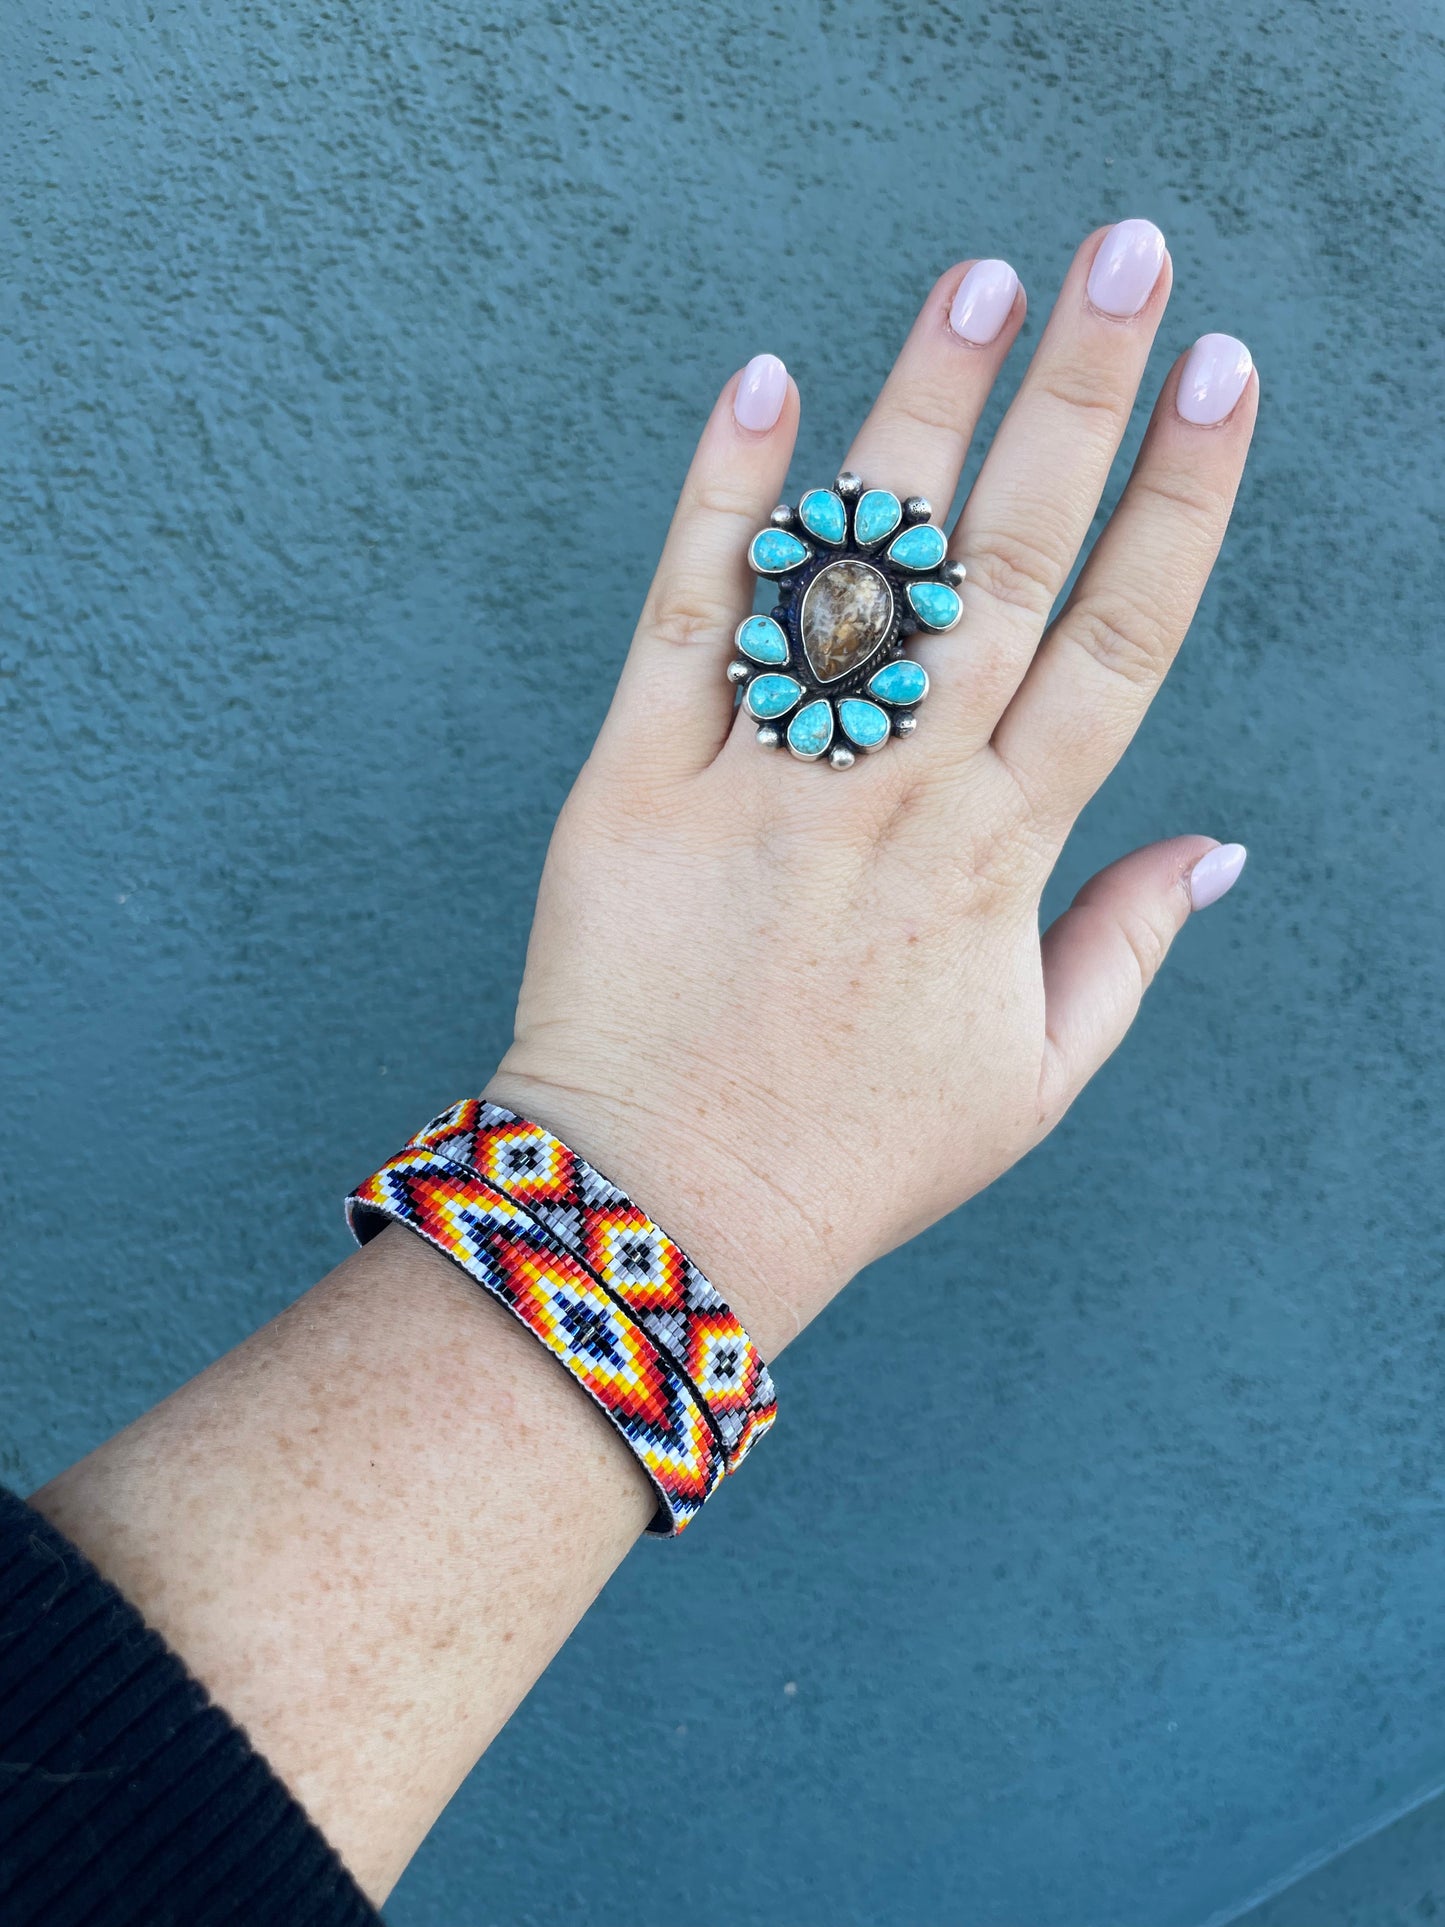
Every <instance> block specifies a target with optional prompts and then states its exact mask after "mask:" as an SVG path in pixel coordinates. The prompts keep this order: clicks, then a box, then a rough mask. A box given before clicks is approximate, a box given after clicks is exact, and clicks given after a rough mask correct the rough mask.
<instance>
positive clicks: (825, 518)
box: [798, 488, 848, 549]
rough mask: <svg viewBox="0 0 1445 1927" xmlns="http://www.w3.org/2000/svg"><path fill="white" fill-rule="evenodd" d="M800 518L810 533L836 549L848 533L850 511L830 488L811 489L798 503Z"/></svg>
mask: <svg viewBox="0 0 1445 1927" xmlns="http://www.w3.org/2000/svg"><path fill="white" fill-rule="evenodd" d="M798 520H799V521H800V522H801V523H802V525H803V527H804V528H805V529H806V530H807V531H808V533H809V535H816V536H817V538H818V540H819V541H820V542H827V543H829V544H830V545H831V546H832V547H833V548H835V549H836V548H837V547H838V545H839V543H840V542H842V540H843V538H844V537H845V536H846V535H847V533H848V511H847V509H845V508H844V506H843V503H842V500H841V498H840V497H839V496H836V495H835V494H834V493H833V491H832V489H830V488H814V489H809V491H808V493H807V494H806V495H805V496H804V497H803V499H802V501H801V502H799V504H798Z"/></svg>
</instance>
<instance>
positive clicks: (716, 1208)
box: [483, 1053, 849, 1361]
mask: <svg viewBox="0 0 1445 1927" xmlns="http://www.w3.org/2000/svg"><path fill="white" fill-rule="evenodd" d="M483 1095H484V1096H485V1097H486V1098H488V1099H489V1100H491V1101H492V1102H494V1103H497V1104H501V1105H504V1106H505V1107H506V1108H507V1109H508V1110H512V1111H516V1112H517V1113H518V1114H519V1115H521V1116H523V1117H527V1118H530V1119H531V1120H532V1121H533V1122H534V1123H537V1124H540V1125H542V1126H544V1127H545V1128H546V1129H547V1130H549V1131H551V1132H553V1133H554V1135H556V1136H557V1137H559V1138H561V1139H562V1141H563V1142H564V1143H565V1144H566V1145H567V1146H568V1147H569V1148H570V1149H572V1150H574V1151H576V1152H577V1153H578V1154H579V1155H580V1156H582V1157H584V1158H586V1160H587V1161H588V1163H589V1164H591V1165H593V1166H594V1167H595V1168H596V1169H597V1170H598V1171H600V1172H601V1173H602V1174H603V1176H604V1177H606V1178H608V1179H609V1180H610V1181H611V1182H612V1183H614V1184H616V1185H618V1186H619V1187H620V1188H621V1189H622V1190H624V1191H626V1192H627V1194H628V1195H629V1197H631V1198H633V1199H634V1200H635V1201H636V1203H637V1204H638V1205H639V1206H640V1207H641V1208H642V1209H643V1210H644V1211H645V1212H646V1213H647V1215H648V1216H649V1217H650V1218H652V1219H653V1221H654V1222H655V1223H657V1224H659V1225H661V1226H662V1228H663V1230H664V1231H666V1232H667V1233H668V1235H669V1236H670V1237H671V1238H673V1239H674V1240H675V1241H676V1242H677V1244H679V1245H680V1246H681V1247H682V1249H683V1250H684V1251H685V1252H686V1253H687V1254H688V1256H689V1257H690V1258H691V1259H692V1260H693V1262H694V1263H695V1264H696V1265H697V1266H698V1268H699V1269H700V1270H701V1271H702V1272H703V1273H704V1274H705V1276H706V1277H707V1278H708V1279H709V1281H710V1282H711V1283H712V1285H713V1286H714V1288H715V1289H716V1290H717V1291H718V1292H719V1293H720V1294H721V1296H722V1297H723V1298H724V1299H725V1300H726V1301H727V1303H728V1305H729V1306H731V1308H732V1310H733V1311H734V1312H735V1313H736V1315H737V1317H738V1318H739V1319H740V1321H741V1322H742V1324H743V1326H744V1328H745V1329H746V1330H747V1332H748V1334H749V1336H750V1337H751V1338H752V1340H753V1342H754V1344H755V1345H756V1346H757V1347H758V1350H759V1351H760V1352H761V1354H762V1356H763V1358H764V1359H765V1360H768V1361H771V1360H772V1359H774V1358H776V1357H777V1355H778V1354H779V1352H781V1351H782V1350H783V1348H784V1347H785V1346H786V1345H787V1344H788V1343H790V1341H791V1340H792V1339H793V1338H795V1337H796V1336H797V1334H798V1333H799V1332H800V1331H801V1330H802V1328H803V1326H804V1325H806V1324H807V1323H808V1322H809V1321H810V1320H811V1319H812V1318H813V1317H815V1316H816V1314H817V1313H818V1312H819V1311H820V1310H821V1309H822V1307H823V1306H824V1305H825V1304H826V1303H827V1301H828V1300H829V1299H830V1298H831V1297H833V1296H834V1294H835V1293H836V1292H837V1291H839V1290H841V1288H842V1286H843V1285H844V1284H846V1282H847V1278H848V1275H849V1274H848V1270H847V1268H846V1267H845V1266H844V1265H843V1264H842V1263H841V1262H840V1261H839V1259H838V1258H837V1257H836V1255H835V1254H834V1253H833V1252H832V1250H831V1249H830V1243H829V1239H828V1236H827V1230H828V1228H827V1227H826V1226H822V1227H820V1226H818V1225H815V1224H814V1223H813V1222H812V1221H811V1220H810V1218H809V1216H808V1214H807V1213H806V1212H805V1211H804V1210H803V1209H802V1208H801V1207H800V1206H799V1205H798V1203H797V1202H796V1201H795V1200H794V1199H792V1198H789V1197H786V1196H783V1195H781V1194H780V1193H779V1191H778V1190H777V1189H776V1188H775V1187H773V1186H772V1185H771V1184H770V1183H769V1182H768V1181H767V1178H766V1175H765V1174H763V1173H760V1172H759V1171H757V1170H756V1169H755V1168H753V1167H752V1166H751V1165H750V1164H749V1163H748V1161H747V1158H746V1155H745V1153H744V1152H742V1151H741V1150H740V1149H739V1148H738V1146H739V1145H740V1144H744V1145H745V1144H746V1143H747V1142H748V1138H747V1135H746V1133H739V1135H738V1137H737V1139H736V1141H721V1140H720V1136H719V1135H718V1134H715V1133H714V1132H712V1131H709V1129H708V1128H707V1102H706V1099H705V1098H698V1097H690V1098H688V1099H687V1100H686V1101H685V1102H683V1103H682V1104H680V1106H679V1110H678V1112H677V1113H676V1114H671V1113H664V1112H663V1110H662V1109H661V1108H660V1107H657V1106H654V1105H651V1104H648V1103H646V1102H645V1101H643V1100H641V1099H639V1098H638V1097H637V1096H636V1094H627V1095H624V1096H617V1095H614V1094H612V1093H605V1094H604V1093H603V1092H601V1091H599V1090H596V1089H592V1088H590V1087H589V1086H587V1085H584V1084H579V1083H571V1082H568V1083H562V1082H559V1081H557V1080H555V1079H553V1078H550V1077H545V1076H541V1075H538V1074H537V1073H536V1072H534V1071H530V1070H527V1069H524V1068H523V1067H521V1066H520V1065H518V1064H515V1063H514V1062H512V1061H511V1053H509V1054H508V1057H507V1058H504V1059H503V1061H502V1064H501V1066H500V1067H499V1068H498V1070H497V1073H496V1075H495V1076H494V1077H492V1078H491V1079H490V1080H489V1082H488V1083H487V1086H486V1089H485V1092H484V1093H483ZM730 1128H731V1129H732V1130H736V1129H737V1127H736V1126H735V1125H734V1126H731V1127H730Z"/></svg>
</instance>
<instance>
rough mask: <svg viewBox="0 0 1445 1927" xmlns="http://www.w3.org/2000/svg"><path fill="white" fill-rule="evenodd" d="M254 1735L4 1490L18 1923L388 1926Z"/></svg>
mask: <svg viewBox="0 0 1445 1927" xmlns="http://www.w3.org/2000/svg"><path fill="white" fill-rule="evenodd" d="M380 1918H381V1917H380V1915H379V1914H377V1913H376V1911H375V1910H374V1909H373V1908H372V1907H371V1906H370V1904H369V1903H368V1902H367V1901H366V1899H365V1898H364V1897H363V1895H362V1894H361V1892H360V1890H359V1888H358V1887H357V1886H356V1885H355V1883H354V1882H353V1881H352V1879H351V1877H350V1875H349V1874H348V1873H347V1871H346V1869H345V1867H343V1865H342V1864H341V1861H340V1860H339V1858H338V1857H337V1855H336V1854H335V1852H334V1851H333V1850H332V1848H331V1847H330V1846H329V1845H328V1844H327V1842H326V1841H325V1839H324V1838H323V1837H322V1835H321V1834H320V1833H318V1831H317V1830H316V1828H315V1827H314V1826H313V1825H312V1823H311V1821H310V1820H309V1819H308V1818H307V1817H306V1814H305V1813H304V1812H303V1811H302V1809H301V1808H300V1807H299V1806H298V1805H297V1803H296V1801H295V1800H293V1799H292V1797H291V1795H290V1794H289V1793H288V1792H287V1791H286V1789H285V1787H284V1786H283V1785H282V1784H281V1782H280V1780H278V1779H277V1777H276V1775H275V1774H274V1773H273V1772H272V1771H271V1769H270V1767H269V1766H267V1764H266V1762H265V1761H264V1760H263V1759H262V1758H261V1756H260V1754H259V1753H257V1752H256V1751H255V1749H254V1748H253V1747H252V1746H251V1744H250V1742H249V1741H248V1740H247V1738H246V1736H245V1734H244V1733H243V1732H242V1731H241V1729H240V1728H239V1727H238V1726H237V1725H236V1724H235V1723H234V1722H233V1721H232V1720H231V1719H229V1718H228V1717H227V1715H226V1714H225V1713H223V1712H222V1711H221V1709H220V1708H219V1707H218V1706H215V1705H213V1704H212V1702H211V1701H210V1700H209V1699H208V1698H207V1696H206V1693H205V1689H204V1688H203V1687H202V1686H200V1685H199V1684H198V1682H197V1681H196V1680H194V1679H192V1677H191V1675H190V1674H189V1673H188V1672H187V1671H186V1669H185V1667H184V1666H183V1665H182V1664H181V1662H180V1660H179V1659H177V1658H176V1656H175V1654H174V1653H173V1652H171V1650H170V1649H169V1647H168V1646H166V1644H165V1643H164V1641H163V1640H162V1639H161V1638H160V1637H159V1635H158V1634H156V1633H154V1632H153V1631H152V1630H151V1629H150V1627H149V1626H147V1625H146V1623H145V1621H144V1620H143V1619H142V1618H141V1617H140V1615H139V1614H138V1613H137V1612H136V1611H135V1609H134V1607H132V1606H131V1605H129V1604H128V1603H127V1602H126V1601H125V1600H124V1599H123V1598H122V1597H121V1595H120V1594H119V1593H118V1592H117V1591H116V1590H115V1588H114V1587H113V1586H111V1585H109V1584H108V1583H107V1582H106V1581H105V1580H104V1579H102V1578H101V1576H100V1574H99V1573H98V1572H96V1570H95V1568H94V1567H93V1566H92V1565H90V1564H89V1562H88V1561H87V1560H86V1559H85V1558H84V1557H83V1556H82V1555H81V1553H79V1552H78V1551H77V1550H76V1548H75V1547H74V1546H73V1545H71V1544H70V1542H69V1541H68V1540H67V1539H63V1538H62V1537H61V1536H60V1534H59V1533H58V1532H56V1531H55V1530H54V1528H53V1527H52V1526H50V1525H48V1524H47V1523H46V1521H45V1520H44V1519H42V1518H41V1516H40V1514H39V1513H38V1512H34V1511H32V1510H31V1508H30V1507H29V1506H27V1505H24V1504H22V1502H21V1501H20V1500H19V1499H17V1498H15V1496H14V1495H13V1494H12V1493H9V1492H6V1491H4V1490H3V1489H0V1921H3V1922H4V1923H5V1927H212V1923H213V1922H220V1921H227V1922H232V1923H238V1924H239V1923H242V1922H244V1923H252V1922H267V1923H271V1922H276V1923H285V1927H367V1923H370V1927H380Z"/></svg>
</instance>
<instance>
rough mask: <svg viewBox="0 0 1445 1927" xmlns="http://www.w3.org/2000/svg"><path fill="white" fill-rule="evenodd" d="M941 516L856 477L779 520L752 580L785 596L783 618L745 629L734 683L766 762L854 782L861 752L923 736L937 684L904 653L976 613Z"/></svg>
mask: <svg viewBox="0 0 1445 1927" xmlns="http://www.w3.org/2000/svg"><path fill="white" fill-rule="evenodd" d="M932 516H933V510H932V509H931V508H930V507H929V505H928V503H927V502H926V501H925V500H924V499H923V497H922V496H921V495H910V496H909V497H908V499H907V500H906V501H902V502H900V501H899V499H898V497H897V496H896V495H893V494H891V493H890V492H889V491H888V490H887V489H886V488H865V487H864V486H863V483H862V482H861V481H860V480H859V478H858V477H857V476H856V475H851V474H845V475H840V476H839V477H838V479H837V481H836V482H834V484H833V486H832V488H815V489H810V490H809V492H808V493H807V494H806V495H805V496H804V497H803V499H802V501H801V502H799V504H798V506H797V508H796V509H794V508H789V507H788V505H787V504H786V503H783V504H782V505H781V506H780V507H778V508H775V509H774V510H773V513H772V518H771V521H770V524H769V526H768V527H767V528H765V529H760V530H759V531H758V533H757V534H756V535H755V536H754V537H753V539H752V541H751V542H750V543H749V544H748V566H749V567H750V568H751V569H752V570H753V572H754V573H755V574H756V575H759V576H761V577H763V578H764V580H766V581H770V582H773V583H775V584H776V586H777V590H778V604H777V607H776V608H775V609H774V610H773V611H772V613H771V615H766V616H762V615H753V616H746V617H744V619H743V620H742V621H741V622H740V623H739V624H738V629H737V635H736V637H735V638H734V647H735V648H736V650H737V656H736V659H735V660H734V661H732V662H730V663H729V664H728V671H727V673H728V680H729V682H731V683H734V684H740V685H741V686H742V691H743V707H744V709H746V710H747V712H748V714H749V716H751V717H752V719H753V721H754V722H755V723H756V724H757V725H758V741H759V742H760V743H761V744H762V745H763V747H764V748H765V749H776V748H778V747H779V745H781V744H783V743H786V744H787V747H788V748H789V749H790V750H791V751H792V753H793V755H794V756H796V757H798V758H799V760H800V761H802V762H805V763H816V762H817V761H818V760H819V758H820V757H823V756H826V757H827V759H828V761H829V762H830V763H831V764H832V766H833V768H834V769H849V768H851V767H852V764H853V762H854V760H855V756H856V753H857V752H858V751H862V752H863V753H864V754H869V753H871V752H872V751H873V750H877V749H881V748H882V747H883V745H884V744H885V743H886V742H887V741H888V738H889V737H890V736H911V735H912V733H913V730H914V727H915V724H916V723H917V720H918V719H917V715H916V713H915V712H916V711H917V708H918V705H919V704H920V703H921V702H922V701H923V699H924V697H925V696H926V695H927V694H928V672H927V670H925V669H924V667H923V665H922V663H918V662H914V661H913V659H912V658H911V657H909V656H907V655H905V654H904V644H905V643H906V642H907V640H908V638H909V637H910V636H913V635H916V634H917V633H918V631H919V630H927V631H932V632H934V633H938V632H941V631H943V630H945V629H951V628H952V627H953V626H954V624H955V623H956V622H957V621H958V619H959V617H960V615H962V613H963V604H962V602H961V601H960V600H959V595H958V586H959V584H960V583H961V582H962V581H963V578H964V567H963V564H962V563H961V562H946V561H945V560H944V556H945V554H946V552H947V546H948V545H947V543H946V541H945V539H944V534H943V530H942V529H940V528H937V527H935V526H934V523H933V520H932Z"/></svg>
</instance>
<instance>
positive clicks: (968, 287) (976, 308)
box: [948, 261, 1019, 348]
mask: <svg viewBox="0 0 1445 1927" xmlns="http://www.w3.org/2000/svg"><path fill="white" fill-rule="evenodd" d="M1018 291H1019V278H1018V276H1017V275H1016V274H1015V273H1014V271H1013V269H1012V268H1011V267H1010V266H1009V264H1008V262H1007V261H975V262H974V264H973V266H972V267H971V268H970V269H969V271H968V273H967V274H966V275H965V276H964V277H963V279H962V281H960V282H959V284H958V293H957V294H956V295H955V296H954V297H953V306H952V307H951V308H950V309H949V311H948V325H949V327H950V328H952V330H953V332H954V333H955V334H956V335H957V336H958V338H959V340H960V341H971V342H972V343H973V345H974V346H975V347H976V348H986V347H987V346H988V344H989V343H990V342H991V341H994V340H996V339H997V337H998V331H999V329H1000V328H1001V327H1002V326H1003V324H1004V323H1005V322H1006V321H1007V320H1008V318H1009V315H1010V313H1011V312H1012V309H1013V304H1014V296H1015V295H1016V294H1017V293H1018Z"/></svg>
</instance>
